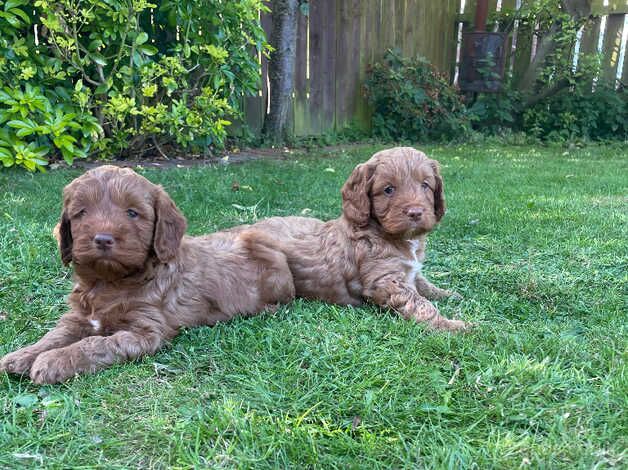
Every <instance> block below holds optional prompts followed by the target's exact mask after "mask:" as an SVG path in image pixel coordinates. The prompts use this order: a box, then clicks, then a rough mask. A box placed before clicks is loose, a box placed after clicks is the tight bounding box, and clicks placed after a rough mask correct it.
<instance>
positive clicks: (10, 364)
mask: <svg viewBox="0 0 628 470" xmlns="http://www.w3.org/2000/svg"><path fill="white" fill-rule="evenodd" d="M35 359H37V354H34V353H33V352H32V351H31V350H30V349H29V348H22V349H18V350H17V351H14V352H12V353H9V354H7V355H6V356H4V357H3V358H2V359H0V371H7V372H9V373H11V374H19V375H26V374H28V372H29V371H30V370H31V366H32V365H33V362H34V361H35Z"/></svg>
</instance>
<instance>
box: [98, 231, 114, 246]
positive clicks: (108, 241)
mask: <svg viewBox="0 0 628 470" xmlns="http://www.w3.org/2000/svg"><path fill="white" fill-rule="evenodd" d="M94 242H95V243H96V245H97V246H98V248H100V249H101V250H105V249H107V248H111V247H112V246H113V244H114V239H113V235H111V234H110V233H97V234H96V236H95V237H94Z"/></svg>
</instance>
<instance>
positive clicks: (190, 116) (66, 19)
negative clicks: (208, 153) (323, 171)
mask: <svg viewBox="0 0 628 470" xmlns="http://www.w3.org/2000/svg"><path fill="white" fill-rule="evenodd" d="M264 8H265V7H264V5H263V4H262V0H237V1H236V0H234V1H222V0H207V1H203V2H200V1H198V0H177V1H175V0H161V1H159V0H156V1H154V2H152V3H151V2H149V1H147V0H106V1H91V2H77V1H76V0H59V1H55V2H52V1H49V0H36V1H34V2H31V1H29V0H6V1H3V0H0V89H2V90H3V92H1V93H0V124H3V125H4V126H5V127H4V130H3V132H2V134H1V135H0V159H1V160H2V162H3V164H4V165H5V166H11V165H15V164H17V165H21V166H24V167H26V168H27V169H29V170H34V169H37V168H39V169H41V168H42V167H43V166H44V165H45V164H46V163H47V160H48V158H50V157H56V156H62V157H63V158H64V159H65V160H66V161H68V163H71V162H72V160H73V159H74V158H75V157H83V156H85V155H87V154H88V153H90V154H98V155H101V156H105V157H108V156H112V155H117V154H137V153H141V152H142V151H144V150H145V149H147V148H148V147H149V146H150V147H156V148H157V149H160V148H161V147H160V144H168V145H170V146H173V145H174V146H176V147H178V148H181V149H185V150H193V151H205V150H206V149H208V148H212V147H221V146H222V144H223V141H224V139H225V137H226V127H227V126H228V125H229V124H230V122H229V119H230V118H232V117H234V116H238V115H239V113H240V111H239V104H240V101H241V98H242V96H244V95H246V94H253V93H255V92H256V91H257V87H258V81H259V63H258V60H257V56H256V54H255V52H256V51H257V52H264V51H266V49H267V48H268V46H267V44H266V42H265V36H264V31H263V29H262V28H261V26H260V24H259V21H258V14H259V11H260V9H264ZM34 26H36V27H34Z"/></svg>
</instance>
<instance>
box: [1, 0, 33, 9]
mask: <svg viewBox="0 0 628 470" xmlns="http://www.w3.org/2000/svg"><path fill="white" fill-rule="evenodd" d="M28 4H29V0H7V2H6V3H5V4H4V11H9V10H12V9H13V8H15V7H21V6H22V5H28Z"/></svg>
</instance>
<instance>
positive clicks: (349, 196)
mask: <svg viewBox="0 0 628 470" xmlns="http://www.w3.org/2000/svg"><path fill="white" fill-rule="evenodd" d="M373 173H375V165H370V164H366V163H362V164H360V165H358V166H357V167H355V169H354V170H353V173H351V175H350V176H349V179H347V181H346V182H345V184H344V186H343V187H342V212H343V213H344V215H345V217H346V218H347V219H348V220H349V221H351V222H352V223H354V224H355V225H357V226H358V227H364V226H365V225H367V224H368V222H369V218H370V217H371V198H370V197H369V191H370V190H371V186H372V184H373Z"/></svg>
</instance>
